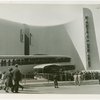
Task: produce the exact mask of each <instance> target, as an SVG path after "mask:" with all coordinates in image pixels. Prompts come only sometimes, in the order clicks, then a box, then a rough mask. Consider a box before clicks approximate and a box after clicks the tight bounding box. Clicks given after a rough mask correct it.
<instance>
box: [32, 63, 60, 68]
mask: <svg viewBox="0 0 100 100" xmlns="http://www.w3.org/2000/svg"><path fill="white" fill-rule="evenodd" d="M48 66H58V67H59V65H57V64H41V65H36V66H35V67H33V69H39V68H45V67H48Z"/></svg>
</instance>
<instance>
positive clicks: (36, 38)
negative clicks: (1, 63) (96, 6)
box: [0, 8, 100, 70]
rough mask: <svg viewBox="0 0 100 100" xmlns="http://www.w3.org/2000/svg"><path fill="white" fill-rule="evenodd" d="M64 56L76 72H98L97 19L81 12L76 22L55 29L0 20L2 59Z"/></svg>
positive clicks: (85, 10) (84, 9) (54, 26)
mask: <svg viewBox="0 0 100 100" xmlns="http://www.w3.org/2000/svg"><path fill="white" fill-rule="evenodd" d="M34 54H47V55H64V56H68V57H70V58H71V63H72V64H73V65H75V67H76V70H84V69H89V70H99V69H100V60H99V52H98V45H97V38H96V32H95V26H94V18H93V14H92V12H91V10H89V9H88V8H82V9H81V10H80V15H79V16H78V18H77V19H75V20H73V21H70V22H68V23H64V24H60V25H52V26H32V25H27V24H21V23H16V22H11V21H7V20H2V19H0V55H34Z"/></svg>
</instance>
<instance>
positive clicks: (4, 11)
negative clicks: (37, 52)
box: [0, 3, 83, 26]
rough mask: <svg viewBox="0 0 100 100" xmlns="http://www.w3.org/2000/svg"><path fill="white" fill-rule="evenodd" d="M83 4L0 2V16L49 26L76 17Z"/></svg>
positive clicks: (35, 24) (25, 22) (23, 22)
mask: <svg viewBox="0 0 100 100" xmlns="http://www.w3.org/2000/svg"><path fill="white" fill-rule="evenodd" d="M82 7H83V5H70V4H69V5H67V4H10V3H9V4H0V18H2V19H6V20H11V21H14V22H19V23H22V24H28V25H34V26H50V25H58V24H63V23H67V22H70V21H72V20H74V19H76V18H78V16H79V13H80V9H82Z"/></svg>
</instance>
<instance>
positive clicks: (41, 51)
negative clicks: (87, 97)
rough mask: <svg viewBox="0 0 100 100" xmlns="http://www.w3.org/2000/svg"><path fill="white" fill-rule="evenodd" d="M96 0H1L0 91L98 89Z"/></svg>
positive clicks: (86, 91) (99, 14) (99, 28)
mask: <svg viewBox="0 0 100 100" xmlns="http://www.w3.org/2000/svg"><path fill="white" fill-rule="evenodd" d="M99 32H100V4H26V3H25V4H24V3H23V4H0V94H100V39H99V37H100V33H99Z"/></svg>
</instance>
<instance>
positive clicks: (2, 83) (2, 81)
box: [0, 71, 6, 89]
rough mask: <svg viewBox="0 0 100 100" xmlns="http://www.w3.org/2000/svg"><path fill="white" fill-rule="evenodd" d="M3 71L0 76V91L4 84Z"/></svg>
mask: <svg viewBox="0 0 100 100" xmlns="http://www.w3.org/2000/svg"><path fill="white" fill-rule="evenodd" d="M5 73H6V72H5V71H4V72H3V73H2V75H1V84H0V85H1V86H0V89H2V88H3V85H4V83H5Z"/></svg>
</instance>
